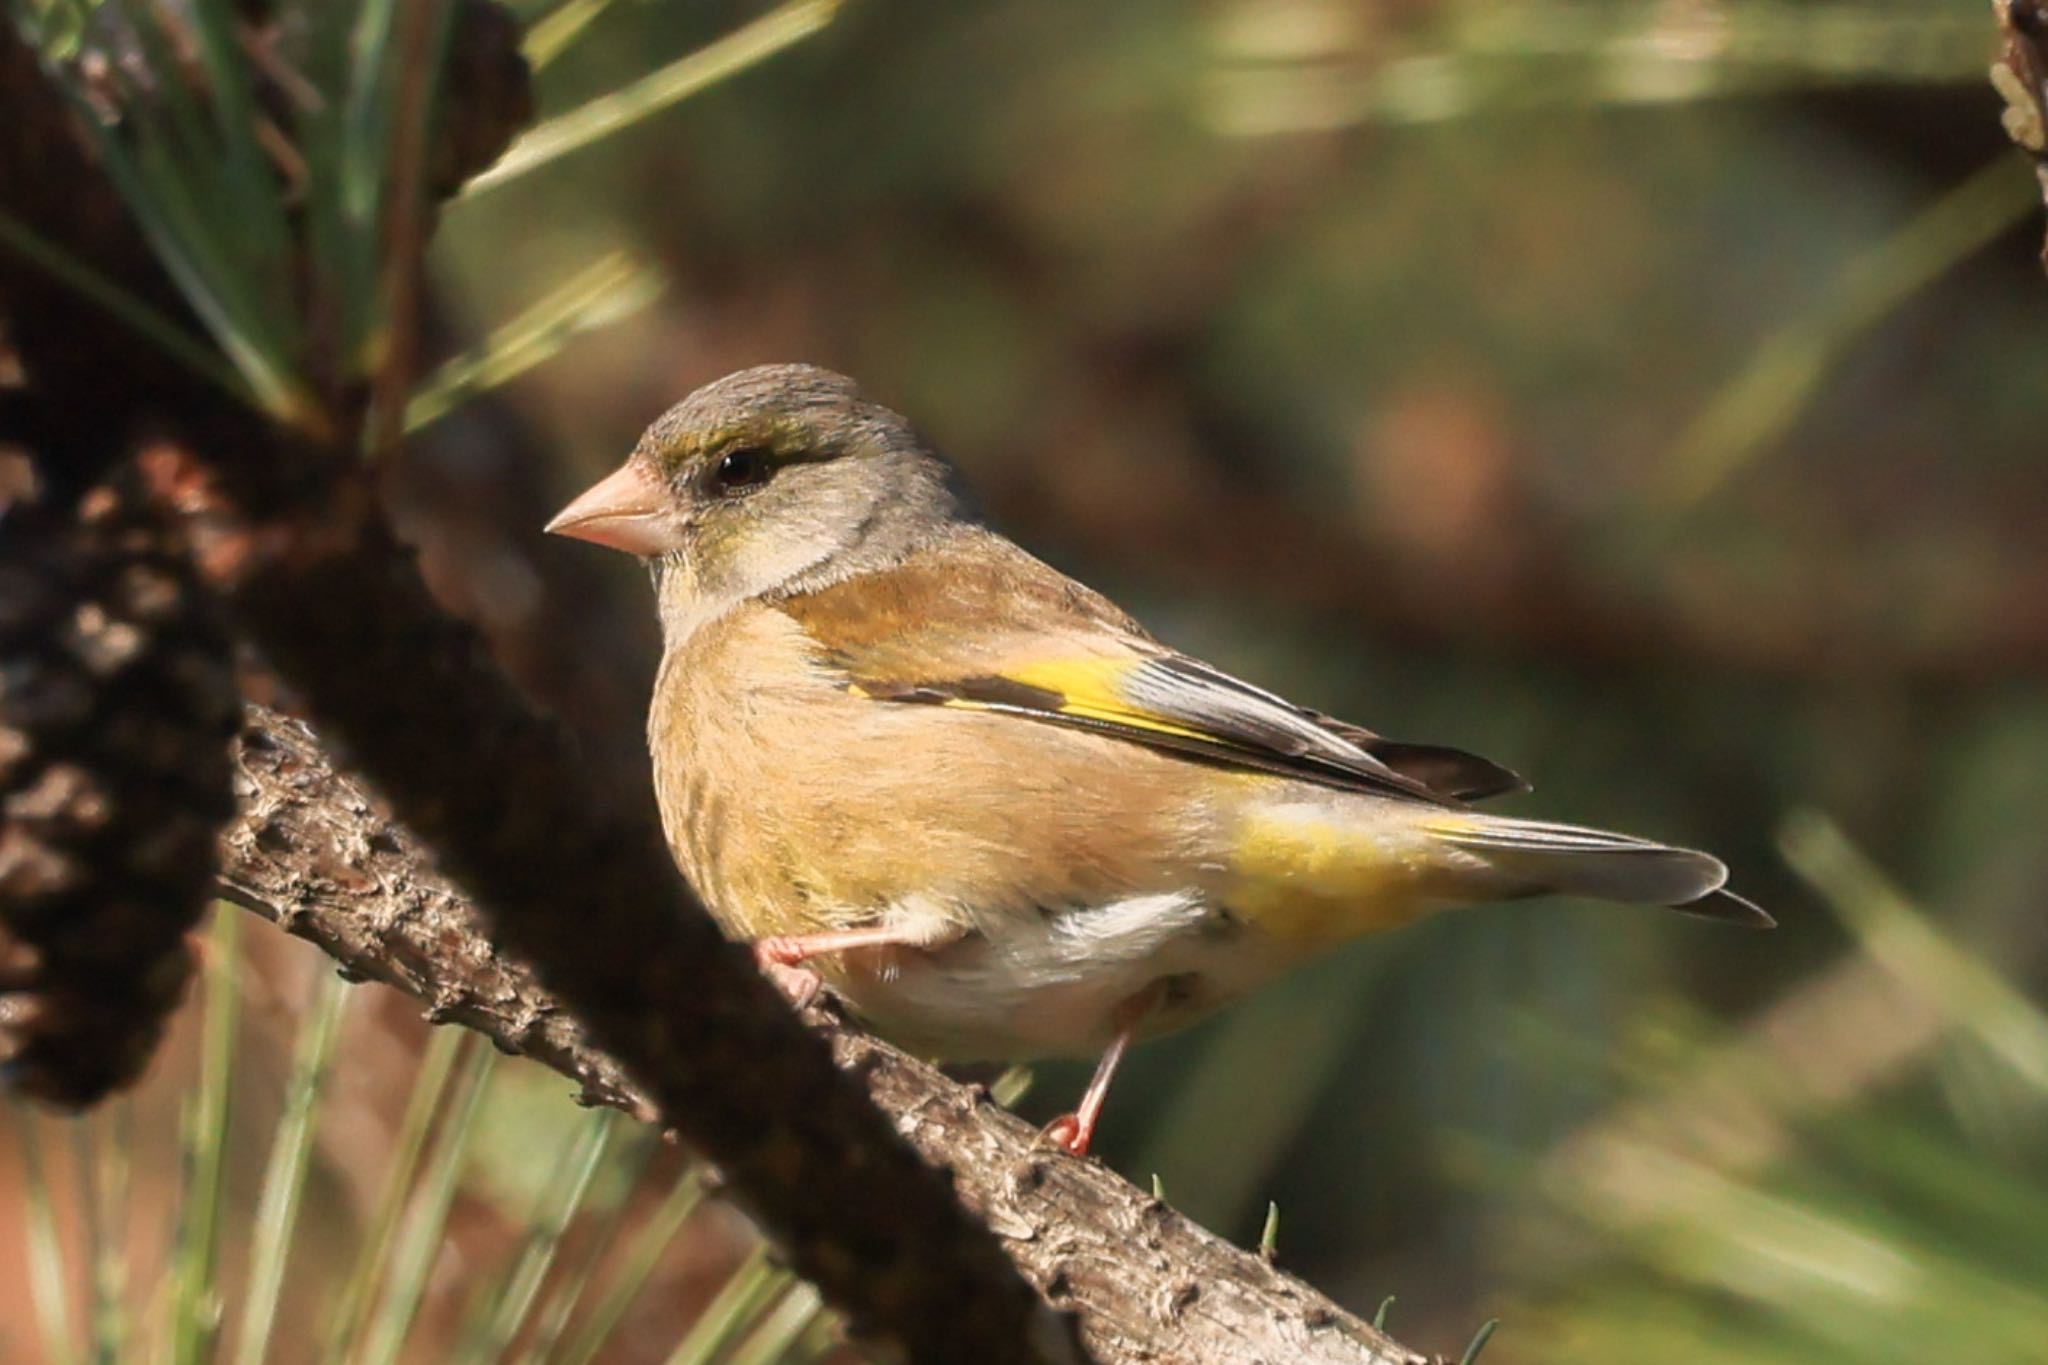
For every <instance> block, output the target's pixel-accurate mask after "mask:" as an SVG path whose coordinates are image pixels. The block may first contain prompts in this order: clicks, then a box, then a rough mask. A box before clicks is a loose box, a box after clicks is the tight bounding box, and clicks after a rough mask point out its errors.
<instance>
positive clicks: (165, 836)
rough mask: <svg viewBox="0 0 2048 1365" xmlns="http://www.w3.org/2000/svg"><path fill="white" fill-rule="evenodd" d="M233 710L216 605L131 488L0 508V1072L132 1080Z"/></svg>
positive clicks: (194, 885)
mask: <svg viewBox="0 0 2048 1365" xmlns="http://www.w3.org/2000/svg"><path fill="white" fill-rule="evenodd" d="M237 714H238V700H237V695H236V689H235V681H234V673H233V658H232V652H231V646H230V643H229V637H228V634H227V631H226V629H225V627H224V624H223V622H222V619H221V616H220V612H219V609H218V605H217V604H216V603H215V602H214V600H213V599H212V597H211V595H210V594H209V593H208V592H207V591H206V590H205V588H204V587H203V586H202V585H201V584H200V583H199V581H198V579H197V577H196V575H195V573H194V571H193V568H192V565H191V563H190V560H189V558H188V557H187V554H186V550H185V546H184V543H183V539H182V537H181V536H180V534H179V533H178V531H177V529H176V528H175V527H174V526H173V525H171V524H170V523H168V522H167V521H165V520H164V519H163V518H162V517H161V516H159V515H158V514H157V512H156V511H155V510H154V509H153V508H152V507H151V506H150V505H149V503H148V501H147V499H146V497H145V496H144V495H143V494H142V493H141V491H140V489H139V486H138V485H137V484H136V483H135V482H134V481H133V480H131V479H120V480H117V481H115V482H110V483H105V484H102V485H100V486H98V487H95V488H94V489H92V490H91V491H89V492H88V493H87V494H86V495H85V496H84V497H83V498H81V499H79V500H78V501H77V502H76V503H75V504H72V505H66V504H64V503H62V502H60V501H57V500H54V499H48V498H43V499H36V498H28V499H22V500H18V501H16V502H14V503H13V504H11V505H9V506H6V507H5V508H0V1079H4V1080H5V1082H6V1083H7V1085H8V1086H9V1087H10V1088H12V1089H14V1090H16V1091H18V1092H20V1093H22V1094H25V1095H29V1096H32V1097H34V1098H36V1099H40V1100H43V1101H45V1102H47V1103H50V1104H53V1105H59V1106H63V1107H66V1108H77V1107H82V1106H85V1105H89V1104H91V1103H93V1102H94V1101H96V1100H98V1099H99V1098H101V1097H102V1096H103V1095H105V1094H106V1093H108V1092H109V1091H110V1090H113V1089H116V1088H118V1087H120V1086H123V1085H125V1084H127V1083H128V1082H130V1081H132V1080H133V1079H134V1078H135V1077H136V1076H137V1075H139V1074H140V1072H141V1071H142V1068H143V1066H144V1065H145V1064H146V1063H147V1062H148V1060H149V1057H150V1054H151V1053H152V1052H153V1051H154V1050H155V1046H156V1042H157V1039H158V1038H159V1036H160V1035H161V1034H162V1032H163V1025H164V1021H165V1019H166V1018H167V1017H168V1015H169V1014H170V1011H171V1010H172V1008H173V1007H175V1005H176V1004H177V1002H178V999H179V996H180V995H181V994H182V992H183V988H184V985H185V982H186V980H187V979H188V978H189V977H190V975H191V970H192V958H191V952H190V949H189V948H188V947H187V946H186V942H185V935H186V933H187V931H188V930H190V929H191V928H192V926H193V925H194V924H195V923H196V922H197V921H198V919H199V917H200V915H201V913H202V912H203V911H204V910H205V908H206V906H207V904H208V901H209V898H210V893H211V889H212V885H213V877H214V872H215V867H216V857H217V854H216V845H215V839H216V836H217V834H218V832H219V829H220V826H221V824H222V822H223V821H225V820H226V819H227V817H228V816H229V815H230V814H231V813H232V811H233V806H234V802H233V796H232V789H231V787H230V782H231V770H230V767H229V762H228V750H227V742H228V738H229V736H230V735H231V734H232V732H233V728H234V725H235V721H236V717H237Z"/></svg>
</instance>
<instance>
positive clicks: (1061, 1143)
mask: <svg viewBox="0 0 2048 1365" xmlns="http://www.w3.org/2000/svg"><path fill="white" fill-rule="evenodd" d="M1165 994H1166V992H1165V989H1164V987H1163V986H1148V987H1146V988H1145V989H1144V990H1142V991H1140V992H1138V994H1136V995H1134V996H1132V997H1131V998H1130V999H1129V1000H1126V1001H1125V1002H1124V1003H1123V1005H1122V1006H1121V1007H1120V1008H1119V1009H1118V1010H1117V1015H1118V1028H1117V1031H1116V1037H1115V1038H1113V1039H1111V1040H1110V1044H1109V1049H1108V1051H1106V1052H1104V1053H1103V1054H1102V1060H1101V1061H1099V1062H1097V1063H1096V1064H1095V1075H1094V1076H1093V1077H1091V1078H1090V1079H1089V1081H1088V1088H1087V1089H1086V1090H1084V1091H1082V1092H1081V1106H1080V1108H1078V1109H1076V1110H1075V1111H1074V1112H1073V1113H1071V1114H1065V1115H1062V1116H1061V1117H1059V1118H1056V1119H1054V1120H1053V1121H1052V1122H1051V1123H1048V1124H1047V1125H1045V1132H1044V1134H1043V1136H1044V1137H1045V1139H1046V1141H1048V1142H1050V1143H1052V1144H1053V1145H1054V1146H1056V1147H1059V1148H1061V1149H1062V1150H1064V1151H1065V1152H1066V1153H1067V1154H1068V1155H1070V1156H1086V1155H1088V1148H1089V1146H1090V1145H1092V1144H1093V1143H1094V1141H1095V1125H1096V1124H1097V1123H1099V1122H1100V1121H1101V1119H1102V1106H1103V1103H1104V1102H1105V1101H1107V1100H1108V1099H1109V1083H1110V1082H1111V1081H1112V1080H1114V1079H1116V1069H1117V1068H1118V1067H1119V1066H1122V1065H1123V1061H1124V1054H1125V1053H1126V1052H1129V1051H1130V1050H1131V1040H1132V1039H1133V1038H1135V1037H1136V1036H1137V1034H1138V1028H1139V1026H1140V1025H1141V1024H1143V1023H1144V1022H1145V1016H1146V1015H1148V1014H1150V1013H1152V1010H1153V1008H1154V1007H1155V1006H1157V1005H1158V1004H1159V1002H1160V1000H1161V999H1162V998H1163V997H1164V996H1165Z"/></svg>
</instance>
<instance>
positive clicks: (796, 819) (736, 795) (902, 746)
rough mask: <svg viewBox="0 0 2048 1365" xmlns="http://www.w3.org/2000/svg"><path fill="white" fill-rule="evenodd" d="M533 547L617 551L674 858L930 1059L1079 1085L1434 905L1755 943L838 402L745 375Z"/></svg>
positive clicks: (1061, 1123)
mask: <svg viewBox="0 0 2048 1365" xmlns="http://www.w3.org/2000/svg"><path fill="white" fill-rule="evenodd" d="M546 529H547V530H548V531H550V532H554V533H557V534H561V535H565V536H571V537H576V538H580V539H582V540H585V541H589V542H592V543H595V544H597V545H600V546H604V547H607V548H610V549H614V550H619V551H624V552H626V553H628V554H632V555H635V556H638V557H639V558H640V559H641V560H643V561H644V562H645V564H646V566H647V568H648V569H649V571H650V573H651V577H652V580H653V587H654V598H655V603H656V608H657V612H658V614H659V618H660V624H661V631H662V644H663V649H662V658H661V663H660V667H659V670H658V672H657V675H656V679H655V683H654V689H653V697H652V701H651V704H650V707H649V711H648V719H647V742H648V746H649V750H650V753H651V757H652V766H653V774H654V791H655V797H656V802H657V804H658V806H659V810H660V816H661V823H662V828H663V831H664V833H665V836H666V838H667V841H668V844H669V847H670V849H671V851H672V852H673V854H674V857H675V859H676V862H677V864H678V866H679V868H680V869H681V871H682V872H683V874H684V875H685V876H686V878H687V879H688V880H689V882H690V883H691V885H692V886H693V887H694V888H695V890H696V891H697V892H698V893H699V896H700V897H701V899H702V900H703V901H704V903H705V904H706V906H707V907H708V908H709V909H710V911H711V913H712V914H713V916H714V917H715V918H716V919H717V920H718V921H719V922H720V924H721V926H722V927H723V928H724V930H725V931H726V932H727V934H728V935H729V936H731V937H734V938H737V939H740V940H742V941H746V942H750V943H751V944H752V945H753V951H754V955H755V958H756V960H757V961H758V963H759V964H760V966H761V967H762V969H763V970H764V971H766V972H767V973H768V974H769V975H770V976H771V977H773V978H774V979H775V980H776V981H777V983H778V984H779V985H781V986H782V988H783V989H784V990H785V991H787V992H788V993H789V994H790V995H791V996H792V998H794V999H795V1000H797V1001H798V1002H799V1003H802V1002H804V1001H807V1000H808V999H809V998H810V997H811V996H812V995H813V994H814V993H815V992H816V991H817V990H818V989H819V988H820V987H821V985H822V986H829V987H830V988H831V990H832V991H833V993H834V994H835V995H837V996H838V997H839V998H840V999H841V1000H843V1001H844V1003H845V1005H846V1006H847V1007H848V1008H849V1009H850V1010H851V1012H852V1013H853V1014H854V1015H855V1016H856V1017H857V1018H859V1019H860V1020H861V1021H862V1022H863V1023H864V1024H866V1025H867V1026H868V1027H869V1028H871V1029H873V1030H874V1031H875V1032H876V1033H878V1034H880V1035H881V1036H882V1037H884V1038H887V1039H889V1040H891V1041H892V1042H895V1043H896V1044H898V1045H899V1046H902V1047H904V1048H906V1049H909V1050H911V1051H914V1052H918V1053H921V1054H923V1055H925V1056H927V1057H930V1058H932V1059H934V1060H941V1061H951V1062H970V1061H978V1062H1006V1061H1024V1060H1031V1059H1036V1058H1046V1057H1080V1058H1094V1059H1096V1067H1095V1071H1094V1074H1093V1077H1092V1079H1091V1080H1090V1081H1089V1083H1088V1086H1087V1089H1086V1091H1085V1092H1084V1094H1083V1095H1082V1097H1081V1099H1080V1102H1079V1104H1078V1105H1077V1106H1076V1107H1075V1109H1074V1110H1073V1111H1072V1112H1070V1113H1068V1114H1065V1115H1063V1116H1062V1117H1060V1118H1058V1119H1056V1120H1054V1121H1053V1122H1052V1123H1051V1124H1050V1125H1048V1126H1047V1127H1046V1128H1045V1130H1044V1137H1045V1138H1046V1139H1047V1141H1048V1142H1049V1143H1051V1144H1052V1145H1053V1146H1055V1147H1058V1148H1062V1149H1064V1150H1066V1151H1068V1152H1070V1153H1073V1154H1075V1155H1083V1154H1086V1153H1087V1152H1088V1151H1089V1149H1090V1147H1091V1145H1092V1143H1093V1141H1094V1138H1095V1135H1096V1132H1097V1127H1098V1124H1099V1122H1100V1120H1101V1116H1102V1111H1103V1106H1104V1102H1105V1100H1106V1097H1107V1095H1108V1092H1109V1088H1110V1083H1111V1080H1112V1078H1113V1077H1114V1076H1115V1074H1116V1071H1117V1068H1118V1066H1119V1065H1120V1063H1121V1062H1122V1060H1123V1058H1124V1056H1125V1053H1126V1052H1127V1051H1128V1049H1129V1048H1130V1047H1131V1045H1132V1044H1133V1043H1134V1042H1135V1041H1138V1040H1140V1039H1145V1038H1151V1037H1155V1036H1158V1035H1161V1034H1165V1033H1169V1032H1172V1031H1174V1030H1176V1029H1179V1028H1181V1027H1183V1026H1185V1025H1187V1024H1190V1023H1192V1022H1194V1021H1196V1020H1198V1019H1200V1018H1203V1017H1205V1016H1207V1015H1209V1014H1211V1013H1212V1012H1214V1011H1216V1010H1218V1009H1220V1008H1222V1007H1223V1006H1225V1005H1228V1004H1230V1003H1231V1002H1233V1001H1235V1000H1237V999H1239V998H1241V997H1243V996H1245V995H1247V994H1249V993H1250V992H1252V991H1254V990H1256V989H1258V988H1260V987H1262V986H1264V985H1266V984H1267V983H1268V982H1271V981H1273V980H1274V979H1276V978H1278V977H1280V976H1282V975H1284V974H1285V973H1286V972H1288V971H1289V970H1290V969H1292V968H1294V967H1296V966H1299V965H1301V964H1303V963H1305V962H1307V961H1309V960H1310V959H1312V958H1316V957H1319V956H1321V955H1323V954H1325V953H1327V952H1329V951H1331V950H1333V949H1335V948H1337V947H1338V946H1340V945H1342V944H1345V943H1348V942H1350V941H1351V940H1354V939H1357V938H1361V937H1364V936H1366V935H1369V934H1374V933H1378V932H1381V931H1386V930H1391V929H1394V928H1397V927H1399V926H1402V925H1405V924H1408V923H1411V922H1413V921H1415V920H1417V919H1420V918H1422V917H1423V916H1425V915H1428V914H1431V913H1433V912H1434V911H1436V910H1439V909H1443V908H1448V907H1452V906H1458V905H1467V904H1474V903H1480V902H1489V901H1502V900H1516V899H1522V898H1527V897H1534V896H1544V895H1551V894H1563V895H1571V896H1580V897H1590V898H1594V899H1600V900H1608V901H1619V902H1627V903H1632V904H1642V905H1652V906H1670V907H1673V908H1676V909H1678V910H1682V911H1686V912H1689V913H1691V914H1694V915H1698V916H1702V917H1705V918H1707V919H1713V920H1720V921H1724V922H1729V923H1734V924H1745V925H1754V926H1758V927H1769V926H1770V925H1771V924H1772V923H1773V921H1772V919H1771V917H1770V915H1768V914H1767V913H1766V912H1765V911H1763V910H1762V909H1761V908H1759V907H1758V906H1756V905H1755V904H1753V903H1752V902H1750V901H1748V900H1745V899H1743V898H1742V897H1740V896H1738V895H1736V894H1735V893H1733V892H1732V891H1730V890H1728V889H1727V887H1726V882H1727V879H1728V870H1727V868H1726V867H1725V866H1724V865H1723V863H1722V862H1721V861H1720V860H1718V859H1716V858H1714V857H1712V856H1711V855H1709V854H1706V853H1702V852H1697V851H1694V850H1691V849H1685V848H1678V847H1672V846H1669V845H1666V844H1662V843H1659V842H1656V841H1654V840H1650V839H1642V838H1637V837H1634V836H1631V835H1627V834H1616V833H1609V832H1606V831H1603V830H1596V829H1588V828H1581V827H1578V826H1575V825H1567V824H1558V823H1553V822H1550V821H1544V820H1531V819H1521V818H1516V817H1513V816H1508V815H1502V814H1495V813H1490V812H1486V811H1482V810H1480V809H1478V808H1477V804H1476V803H1479V802H1481V801H1483V800H1485V799H1487V798H1489V797H1495V796H1501V795H1505V794H1508V793H1512V792H1520V791H1524V790H1526V789H1527V784H1526V783H1524V782H1523V781H1522V780H1521V778H1519V777H1518V776H1517V775H1516V774H1515V773H1513V772H1512V771H1510V770H1509V769H1507V768H1505V767H1502V766H1500V765H1499V764H1496V763H1493V762H1491V761H1489V760H1487V759H1484V758H1481V757H1478V756H1477V755H1474V754H1470V753H1466V752H1463V751H1461V750H1458V749H1455V748H1450V747H1445V746H1441V745H1435V744H1424V743H1410V742H1402V741H1397V740H1393V739H1389V738H1386V737H1384V736H1382V735H1379V734H1377V733H1375V732H1373V731H1371V730H1367V729H1364V728H1362V727H1360V726H1357V725H1352V724H1348V723H1346V722H1344V721H1340V720H1337V719H1335V718H1333V717H1331V716H1329V715H1326V714H1323V713H1321V712H1319V711H1316V710H1314V709H1312V708H1309V707H1306V706H1300V705H1297V704H1295V703H1293V702H1291V701H1288V700H1286V699H1285V698H1283V697H1281V696H1280V695H1278V694H1276V693H1274V692H1271V691H1268V690H1266V689H1264V688H1261V687H1258V686H1255V685H1253V684H1251V683H1248V682H1245V681H1242V680H1240V679H1239V678H1237V677H1235V676H1233V675H1232V674H1230V673H1228V672H1226V671H1224V670H1223V669H1221V668H1218V667H1216V666H1214V665H1212V664H1209V663H1206V662H1204V661H1202V660H1201V659H1198V658H1195V657H1193V656H1192V655H1190V654H1187V653H1184V652H1182V651H1180V650H1177V649H1175V648H1173V647H1172V646H1170V645H1168V644H1165V643H1162V642H1161V641H1159V640H1158V639H1156V638H1154V637H1153V636H1152V635H1151V634H1150V633H1149V632H1147V631H1146V630H1145V629H1144V628H1143V627H1142V626H1140V625H1139V624H1138V622H1137V621H1135V620H1133V619H1132V618H1131V617H1130V616H1129V615H1128V614H1126V613H1125V612H1124V611H1123V610H1122V609H1121V608H1119V607H1117V606H1116V605H1115V604H1114V603H1112V602H1111V601H1110V600H1109V599H1108V598H1106V597H1104V596H1103V595H1102V594H1100V593H1098V592H1096V591H1094V590H1093V589H1091V588H1089V587H1087V586H1085V585H1083V584H1082V583H1080V582H1077V581H1076V580H1074V579H1072V578H1070V577H1068V576H1066V575H1065V574H1063V573H1061V572H1059V571H1058V570H1057V569H1054V568H1053V567H1051V566H1050V565H1048V564H1046V563H1044V562H1042V561H1041V560H1039V559H1037V558H1035V557H1033V556H1032V555H1031V554H1029V553H1028V552H1026V551H1025V550H1024V549H1023V548H1021V547H1020V546H1018V545H1017V544H1016V543H1015V542H1014V541H1012V540H1010V539H1007V538H1006V537H1004V536H1003V535H1001V534H999V533H998V532H997V531H995V530H993V529H991V528H990V526H989V525H988V524H987V523H986V521H985V520H984V519H983V518H982V517H981V515H980V514H979V513H978V512H977V511H976V510H975V508H974V505H973V503H972V501H971V499H970V498H969V496H968V495H967V493H966V491H965V490H964V488H963V487H962V484H961V480H960V478H959V476H958V474H957V472H956V470H955V469H954V467H953V466H952V465H951V464H949V463H948V462H947V461H946V460H945V459H944V458H942V457H941V456H940V455H939V454H938V453H937V452H936V451H935V450H934V449H933V448H932V447H931V445H930V444H928V443H927V442H926V441H925V440H924V439H923V438H922V437H921V436H920V435H919V434H918V432H917V431H916V429H915V428H913V426H912V425H911V423H910V422H909V421H908V420H906V419H905V418H904V417H902V416H900V415H898V414H897V413H896V412H894V411H892V410H890V409H889V408H887V407H885V406H883V405H882V404H881V403H879V402H876V401H874V400H873V399H870V398H869V397H867V396H866V395H865V394H864V393H863V392H862V391H861V390H860V388H859V387H858V386H856V384H855V383H854V382H853V381H852V380H850V379H848V378H846V377H845V376H843V375H839V374H835V373H833V372H831V371H829V370H825V369H820V368H817V367H814V366H809V365H768V366H760V367H757V368H752V369H747V370H742V371H740V372H738V373H735V374H731V375H728V376H726V377H725V378H722V379H719V380H716V381H714V382H712V383H709V384H707V385H705V386H704V387H702V388H700V389H698V390H696V391H695V392H694V393H691V394H690V395H689V396H688V397H687V398H685V399H684V400H683V401H682V402H680V403H678V404H676V405H675V406H674V407H672V408H670V409H669V410H668V411H667V412H665V413H664V414H662V415H661V416H660V417H659V418H658V419H657V420H656V421H655V422H654V423H653V425H652V426H650V427H648V428H647V430H646V433H645V434H644V435H643V436H642V437H641V438H640V440H639V442H638V444H637V445H636V446H635V447H634V449H633V450H632V452H631V454H630V455H629V456H628V457H627V459H626V460H625V462H624V463H623V464H622V465H621V466H620V467H619V468H618V469H617V470H616V471H615V472H613V473H612V474H610V475H609V476H607V477H606V478H604V479H603V480H601V481H600V482H598V483H597V484H595V485H594V486H592V487H591V488H590V489H588V490H587V491H585V492H584V493H583V494H582V495H581V496H579V497H577V498H576V499H575V500H574V501H572V502H571V503H569V504H568V505H567V506H566V507H565V508H563V510H562V511H561V512H560V513H559V514H558V515H557V516H556V517H555V518H554V519H553V520H552V521H550V522H549V523H548V525H547V528H546Z"/></svg>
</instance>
